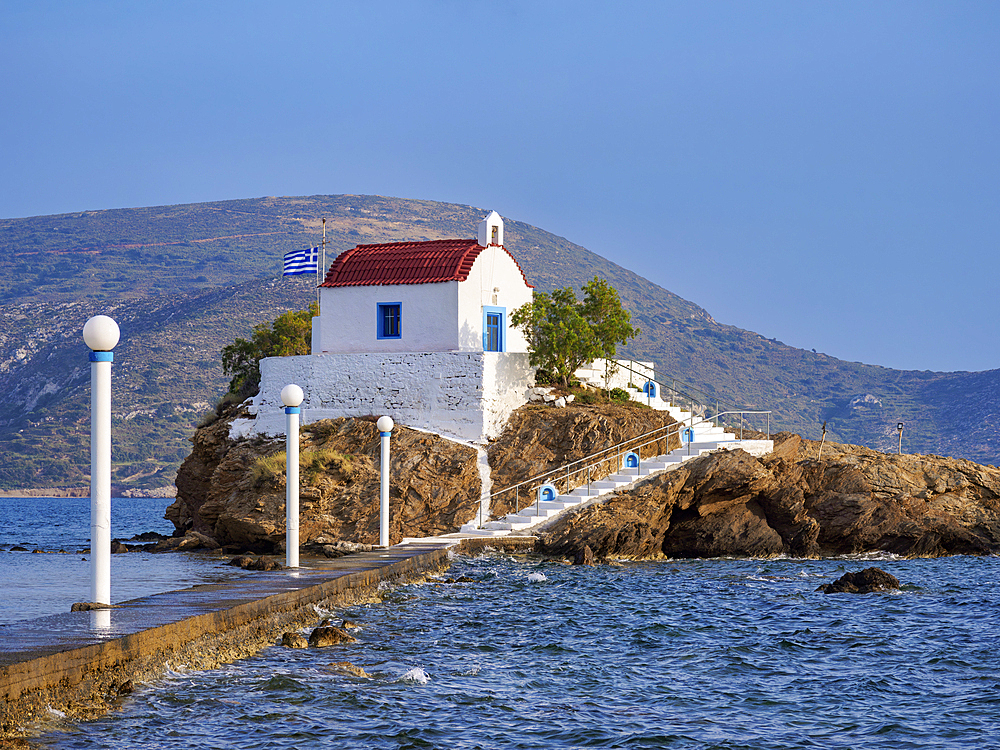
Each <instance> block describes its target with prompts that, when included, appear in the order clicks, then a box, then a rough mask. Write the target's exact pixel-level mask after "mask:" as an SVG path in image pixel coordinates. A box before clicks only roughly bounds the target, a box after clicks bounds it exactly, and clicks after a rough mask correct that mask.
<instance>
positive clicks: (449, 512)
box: [166, 405, 1000, 561]
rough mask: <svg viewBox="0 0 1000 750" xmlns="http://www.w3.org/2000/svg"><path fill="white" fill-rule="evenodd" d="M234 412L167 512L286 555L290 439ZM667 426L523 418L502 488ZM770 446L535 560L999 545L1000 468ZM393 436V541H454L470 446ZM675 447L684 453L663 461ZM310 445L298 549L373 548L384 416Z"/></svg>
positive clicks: (699, 473) (698, 468) (655, 493)
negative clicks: (246, 433)
mask: <svg viewBox="0 0 1000 750" xmlns="http://www.w3.org/2000/svg"><path fill="white" fill-rule="evenodd" d="M240 413H241V412H240V407H230V408H229V409H228V410H224V411H223V413H222V414H221V415H220V416H219V418H218V419H217V420H216V421H214V422H212V423H210V424H207V425H205V426H203V427H201V428H200V429H199V430H198V431H197V433H196V435H195V437H194V438H193V442H194V450H193V451H192V453H191V455H190V456H189V457H188V458H187V459H186V460H185V462H184V464H183V466H182V468H181V470H180V472H179V474H178V478H177V489H178V495H177V500H176V501H175V502H174V503H173V504H172V505H171V506H170V507H169V508H168V510H167V514H166V517H167V518H168V519H169V520H171V521H172V522H173V524H174V526H175V529H176V535H177V537H184V535H188V536H189V537H193V538H195V539H196V540H202V541H205V540H206V539H207V540H209V541H208V542H207V544H206V546H210V545H211V544H212V543H215V544H218V545H221V546H223V547H225V548H227V549H231V550H243V551H253V552H258V553H261V552H263V553H276V552H280V551H281V550H282V548H283V547H282V545H283V542H284V493H285V487H284V453H283V439H280V438H276V439H272V440H269V439H263V438H260V437H257V438H248V439H236V440H234V439H231V438H230V437H229V427H230V423H231V422H232V420H233V419H234V418H236V417H237V416H239V414H240ZM671 422H672V419H671V417H670V416H669V415H667V414H666V413H664V412H657V411H652V410H649V409H643V408H637V407H635V406H630V405H624V406H623V405H594V406H570V407H567V408H563V409H555V408H552V407H544V406H534V405H531V406H525V407H522V408H521V409H520V410H518V411H517V412H515V413H514V415H512V417H511V419H510V420H509V423H508V425H507V428H506V429H505V431H504V432H503V434H502V435H501V436H500V437H499V438H498V439H497V440H496V441H494V442H493V443H491V444H490V445H489V446H488V448H487V450H486V455H487V456H488V462H489V466H490V474H491V477H492V483H493V488H494V489H499V488H502V487H507V486H510V485H512V484H515V483H517V482H520V481H523V480H525V479H527V478H530V477H532V476H535V475H537V474H539V473H541V472H543V471H546V470H548V469H551V468H555V467H557V466H561V465H563V464H565V463H567V462H569V461H573V460H575V459H577V458H581V457H583V456H586V455H590V454H592V453H593V452H595V451H597V450H600V449H602V448H604V447H608V446H612V445H615V444H616V443H619V442H621V441H622V440H625V439H628V438H630V437H633V436H635V435H640V434H643V433H645V432H648V431H650V430H653V429H656V428H658V427H661V426H663V425H666V424H670V423H671ZM773 437H774V440H775V449H774V452H773V453H771V454H770V455H767V456H764V457H761V458H755V457H753V456H750V455H748V454H746V453H744V452H743V451H740V450H732V451H717V452H714V453H711V454H708V455H703V456H701V457H700V458H696V459H693V460H691V461H688V462H686V463H684V464H683V465H681V466H680V467H678V468H676V469H674V470H672V471H668V472H665V473H662V474H659V475H655V476H652V477H649V478H646V479H643V480H640V481H638V482H636V483H634V484H633V485H630V486H627V487H624V488H622V489H620V490H619V491H617V492H616V493H614V494H613V495H610V496H608V497H607V498H605V499H604V500H603V501H599V502H595V503H591V504H588V505H585V506H582V507H580V508H578V509H576V510H575V511H569V512H567V513H565V514H563V515H561V516H559V517H557V518H555V519H553V520H552V521H551V522H549V523H548V524H546V525H544V526H541V527H539V528H538V530H537V531H535V534H536V536H537V544H536V551H537V552H539V553H541V554H544V555H547V556H551V557H556V558H566V559H570V560H572V559H575V558H577V557H578V556H580V555H581V554H582V552H583V550H584V549H585V548H589V551H590V552H591V553H592V555H593V557H594V558H595V559H596V560H598V561H601V560H608V559H619V558H628V559H656V558H689V557H720V556H753V557H766V556H774V555H794V556H806V557H816V556H828V555H842V554H849V553H863V552H878V551H884V552H889V553H893V554H898V555H903V556H925V557H932V556H939V555H949V554H993V553H996V552H997V551H998V550H1000V499H998V498H1000V469H998V468H995V467H991V466H982V465H979V464H975V463H972V462H971V461H965V460H961V459H951V458H943V457H940V456H919V455H905V454H904V455H895V454H885V453H879V452H877V451H873V450H870V449H867V448H863V447H859V446H850V445H841V444H836V443H829V442H827V443H826V444H825V445H824V446H823V449H822V456H820V450H819V448H820V446H819V443H817V442H814V441H809V440H805V439H803V438H801V437H799V436H798V435H794V434H791V433H779V434H778V435H775V436H773ZM392 440H393V462H392V480H391V489H390V500H391V507H392V512H391V520H390V541H391V543H394V544H395V543H397V542H398V541H400V540H401V539H402V538H403V537H406V536H428V535H434V534H442V533H447V532H452V531H456V530H457V529H458V528H459V526H461V524H462V523H464V522H466V521H468V520H469V519H471V518H472V517H473V516H474V515H475V513H476V511H477V509H478V504H479V498H480V495H481V493H482V487H483V483H482V476H481V472H480V464H481V461H482V459H481V457H480V455H479V454H477V451H476V449H474V448H473V447H471V446H468V445H464V444H461V443H457V442H454V441H451V440H447V439H445V438H442V437H440V436H437V435H433V434H429V433H426V432H419V431H416V430H410V429H407V428H405V427H401V428H397V430H396V431H394V433H393V438H392ZM672 440H676V437H674V438H672ZM668 447H669V448H673V447H676V443H671V445H669V446H666V445H664V446H661V449H662V450H663V451H665V450H666V449H667V448H668ZM300 450H301V453H302V469H301V474H302V488H301V491H300V495H301V501H300V502H301V512H302V517H301V521H300V527H301V528H300V533H301V535H302V537H301V538H302V542H303V544H309V543H319V544H324V543H326V544H335V543H357V544H373V543H376V542H377V538H378V450H379V436H378V430H377V428H376V426H375V422H374V418H371V419H368V418H356V419H351V418H344V419H336V420H322V421H319V422H315V423H313V424H310V425H307V426H306V427H304V428H303V431H302V435H301V447H300ZM522 498H523V499H522V504H527V503H528V502H529V501H530V496H522ZM512 503H513V500H512V498H506V497H505V498H499V499H497V500H496V501H495V503H494V507H492V508H491V511H492V513H493V514H494V515H502V514H504V513H507V512H509V511H511V510H514V508H513V507H512ZM190 546H191V545H188V547H190Z"/></svg>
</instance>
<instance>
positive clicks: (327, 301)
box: [312, 281, 482, 354]
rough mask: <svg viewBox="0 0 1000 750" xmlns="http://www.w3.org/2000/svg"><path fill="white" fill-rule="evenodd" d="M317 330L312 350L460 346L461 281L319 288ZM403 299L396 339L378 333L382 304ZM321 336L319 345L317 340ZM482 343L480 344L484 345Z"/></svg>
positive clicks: (447, 348)
mask: <svg viewBox="0 0 1000 750" xmlns="http://www.w3.org/2000/svg"><path fill="white" fill-rule="evenodd" d="M319 292H320V316H319V317H320V320H319V323H320V325H319V331H316V330H315V326H316V322H317V320H316V318H313V327H314V331H313V347H312V351H314V352H316V353H317V354H318V353H327V352H331V353H332V352H446V351H453V350H455V349H458V348H459V342H458V323H457V321H458V282H457V281H442V282H439V283H437V284H389V285H383V286H339V287H333V288H329V289H323V288H321V289H320V290H319ZM393 302H399V303H400V304H401V305H402V308H401V316H400V317H401V319H402V325H401V332H402V336H401V337H400V338H398V339H380V338H378V326H377V324H376V321H377V317H378V305H379V304H380V303H393ZM317 339H318V343H319V346H316V343H317ZM480 348H482V346H480Z"/></svg>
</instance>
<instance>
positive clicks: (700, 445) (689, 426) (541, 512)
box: [462, 360, 773, 536]
mask: <svg viewBox="0 0 1000 750" xmlns="http://www.w3.org/2000/svg"><path fill="white" fill-rule="evenodd" d="M616 363H617V365H618V367H617V370H616V372H614V373H613V374H611V376H610V377H606V374H607V373H608V369H609V368H608V367H607V363H606V362H605V360H594V361H593V362H591V363H589V364H588V365H587V366H585V367H581V368H580V369H579V370H577V371H576V373H575V377H576V378H577V379H578V380H579V381H580V382H581V383H583V384H585V385H588V386H590V387H592V388H600V389H609V388H622V389H623V390H625V391H626V392H628V394H629V397H630V398H631V399H632V400H633V401H638V402H639V403H641V404H646V405H648V406H649V407H650V408H652V409H656V410H657V411H665V412H667V413H668V414H670V416H671V417H673V418H674V419H675V420H676V421H677V423H678V424H677V428H678V430H679V431H680V434H681V443H682V445H681V447H680V448H676V449H674V450H673V451H671V452H670V453H668V454H666V455H663V456H655V457H651V458H642V459H641V460H640V461H639V467H638V468H637V469H636V468H624V467H623V468H621V469H620V470H619V471H618V472H617V473H615V474H612V475H611V476H607V477H604V478H603V479H599V480H597V481H595V482H591V483H590V484H589V485H587V484H584V485H582V486H580V487H577V488H576V489H574V490H571V491H570V492H569V493H567V494H565V495H558V496H557V497H556V498H555V499H553V500H543V501H541V502H539V501H537V500H536V502H535V503H533V504H532V505H530V506H528V507H527V508H522V509H521V510H519V511H517V512H516V513H511V514H509V515H507V516H505V517H504V518H501V519H500V520H497V521H488V522H487V523H485V524H484V525H483V527H482V528H478V527H477V526H476V525H475V524H474V523H468V524H466V525H465V526H463V527H462V533H464V534H476V535H484V536H504V535H507V534H510V533H511V532H516V531H524V530H526V529H531V528H532V527H534V526H537V525H538V524H540V523H544V522H545V521H548V520H549V519H550V518H553V517H554V516H557V515H559V514H560V513H563V512H564V511H566V510H567V509H569V508H573V507H576V506H579V505H582V504H583V503H587V502H590V501H592V500H596V499H598V498H601V497H604V496H605V495H610V494H611V493H613V492H614V491H615V490H617V489H618V488H620V487H624V486H626V485H629V484H632V483H633V482H635V481H636V480H637V479H641V478H643V477H648V476H652V475H653V474H660V473H662V472H665V471H670V470H671V469H675V468H677V467H678V466H680V465H681V464H682V463H684V462H685V461H687V460H689V459H692V458H697V457H698V456H700V455H701V454H703V453H710V452H711V451H715V450H732V449H735V448H744V449H746V450H747V451H748V452H750V453H753V454H755V455H762V454H763V453H767V452H770V450H771V449H772V448H773V443H771V442H770V441H760V440H750V441H744V440H738V439H737V437H736V435H734V434H733V433H731V432H726V430H725V429H724V428H722V427H717V426H716V425H715V424H714V423H712V422H709V421H707V420H704V419H702V418H701V417H699V416H697V415H692V414H691V412H689V411H686V410H684V409H682V408H680V407H678V406H674V405H673V404H670V403H668V402H666V401H664V400H663V399H661V398H660V392H659V389H658V388H657V391H656V395H655V396H650V395H649V393H647V392H646V391H644V390H643V386H645V385H646V384H647V383H648V382H650V381H655V372H654V370H653V363H652V362H635V361H632V360H617V362H616ZM751 446H752V447H751ZM604 460H607V459H606V458H605V459H604Z"/></svg>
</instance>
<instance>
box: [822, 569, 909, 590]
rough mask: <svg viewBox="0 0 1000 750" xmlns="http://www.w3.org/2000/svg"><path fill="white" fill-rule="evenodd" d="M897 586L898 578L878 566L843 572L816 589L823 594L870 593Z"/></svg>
mask: <svg viewBox="0 0 1000 750" xmlns="http://www.w3.org/2000/svg"><path fill="white" fill-rule="evenodd" d="M898 588H899V579H897V578H896V576H894V575H892V574H891V573H886V572H885V571H884V570H880V569H879V568H865V569H864V570H862V571H860V572H858V573H844V575H842V576H841V577H840V578H838V579H837V580H836V581H834V582H833V583H824V584H822V585H821V586H820V587H819V588H817V589H816V590H817V591H822V592H823V593H824V594H871V593H872V592H875V591H892V590H895V589H898Z"/></svg>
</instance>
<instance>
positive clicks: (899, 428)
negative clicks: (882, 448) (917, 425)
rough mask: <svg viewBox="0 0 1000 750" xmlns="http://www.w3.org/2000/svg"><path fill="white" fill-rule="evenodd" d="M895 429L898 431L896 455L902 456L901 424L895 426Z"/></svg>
mask: <svg viewBox="0 0 1000 750" xmlns="http://www.w3.org/2000/svg"><path fill="white" fill-rule="evenodd" d="M896 429H897V430H898V431H899V448H898V449H897V451H896V453H897V454H898V455H903V423H902V422H900V423H899V424H897V425H896Z"/></svg>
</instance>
